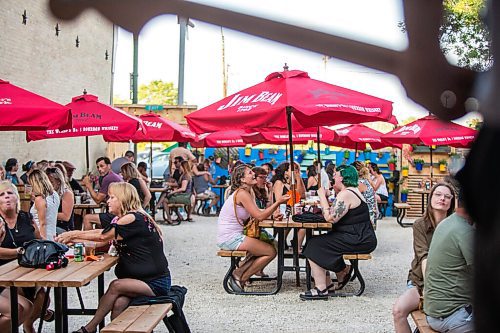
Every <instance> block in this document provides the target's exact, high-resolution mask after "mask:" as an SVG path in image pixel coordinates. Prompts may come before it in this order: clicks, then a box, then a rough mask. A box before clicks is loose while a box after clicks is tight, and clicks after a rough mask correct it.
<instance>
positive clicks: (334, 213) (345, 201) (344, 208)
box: [322, 191, 351, 223]
mask: <svg viewBox="0 0 500 333" xmlns="http://www.w3.org/2000/svg"><path fill="white" fill-rule="evenodd" d="M322 206H323V216H324V217H325V220H327V221H328V222H332V223H337V222H338V221H339V220H340V219H341V218H342V217H343V216H344V215H345V214H347V212H348V211H349V208H350V206H351V202H350V198H349V194H347V193H345V191H341V192H339V194H338V195H337V198H336V199H335V201H334V202H333V206H332V207H330V208H329V209H328V208H327V209H325V208H326V207H328V206H326V207H325V206H324V205H322Z"/></svg>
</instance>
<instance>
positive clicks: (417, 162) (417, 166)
mask: <svg viewBox="0 0 500 333" xmlns="http://www.w3.org/2000/svg"><path fill="white" fill-rule="evenodd" d="M413 164H415V169H416V170H417V171H422V168H423V166H424V160H423V159H421V158H415V159H414V160H413Z"/></svg>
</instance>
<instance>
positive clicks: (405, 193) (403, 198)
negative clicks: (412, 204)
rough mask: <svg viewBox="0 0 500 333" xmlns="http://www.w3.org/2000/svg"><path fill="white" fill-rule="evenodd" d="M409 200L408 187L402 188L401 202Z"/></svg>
mask: <svg viewBox="0 0 500 333" xmlns="http://www.w3.org/2000/svg"><path fill="white" fill-rule="evenodd" d="M407 201H408V189H406V188H405V189H402V190H401V202H407Z"/></svg>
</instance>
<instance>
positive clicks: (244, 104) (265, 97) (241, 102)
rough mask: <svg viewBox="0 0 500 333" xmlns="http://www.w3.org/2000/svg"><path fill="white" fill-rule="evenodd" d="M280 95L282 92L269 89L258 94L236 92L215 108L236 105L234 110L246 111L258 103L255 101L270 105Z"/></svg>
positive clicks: (220, 108)
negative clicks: (227, 101)
mask: <svg viewBox="0 0 500 333" xmlns="http://www.w3.org/2000/svg"><path fill="white" fill-rule="evenodd" d="M281 96H283V94H282V93H273V92H270V91H262V92H261V93H260V94H258V95H257V94H253V95H246V96H245V95H240V94H236V95H234V96H233V98H232V99H231V100H230V101H229V103H227V104H225V105H221V106H219V107H218V108H217V110H218V111H221V110H225V109H227V108H231V107H238V109H237V110H236V112H247V111H250V110H252V109H253V108H256V107H257V105H258V104H255V103H269V104H270V105H274V104H276V102H277V101H278V100H279V99H280V98H281Z"/></svg>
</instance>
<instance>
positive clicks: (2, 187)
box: [0, 180, 21, 213]
mask: <svg viewBox="0 0 500 333" xmlns="http://www.w3.org/2000/svg"><path fill="white" fill-rule="evenodd" d="M8 190H11V191H12V192H13V193H14V195H15V196H16V198H17V200H16V213H19V210H20V209H21V199H20V198H19V192H18V191H17V186H16V185H14V184H12V183H11V182H10V181H8V180H2V181H0V193H1V192H5V191H8Z"/></svg>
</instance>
